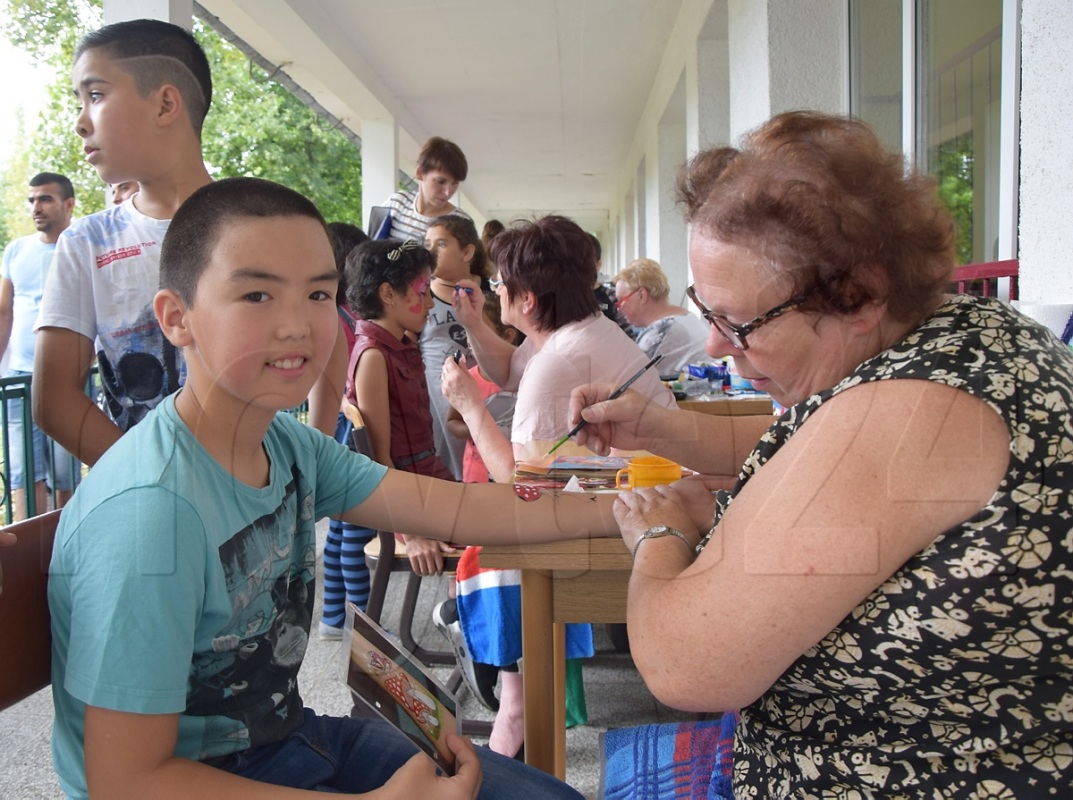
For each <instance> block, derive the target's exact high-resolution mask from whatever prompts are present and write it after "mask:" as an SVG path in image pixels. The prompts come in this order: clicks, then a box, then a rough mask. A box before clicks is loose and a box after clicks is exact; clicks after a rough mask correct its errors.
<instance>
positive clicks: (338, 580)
mask: <svg viewBox="0 0 1073 800" xmlns="http://www.w3.org/2000/svg"><path fill="white" fill-rule="evenodd" d="M374 536H376V531H374V530H373V529H372V528H359V527H357V526H356V525H351V524H350V523H349V522H340V521H339V520H337V519H333V520H330V521H329V524H328V537H327V539H326V540H325V542H324V611H323V614H322V620H323V622H324V624H325V625H331V626H332V627H333V628H338V627H341V626H342V624H343V620H344V618H345V616H346V601H347V600H349V601H350V602H352V603H353V604H354V605H356V606H357V607H358V608H360V609H361V610H362V611H364V610H365V607H366V606H367V605H368V604H369V568H368V567H367V566H365V545H366V544H368V543H369V542H370V541H371V540H372V538H373V537H374Z"/></svg>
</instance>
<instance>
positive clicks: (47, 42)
mask: <svg viewBox="0 0 1073 800" xmlns="http://www.w3.org/2000/svg"><path fill="white" fill-rule="evenodd" d="M0 2H2V3H3V4H4V6H6V10H7V12H8V24H7V26H6V28H5V29H4V30H3V31H2V33H3V34H4V35H6V36H7V37H8V39H9V40H10V41H11V42H12V44H14V45H15V46H16V47H18V48H19V49H21V50H22V51H24V52H25V53H26V54H27V58H30V59H33V60H35V61H36V62H37V63H39V64H47V65H49V67H50V68H52V69H54V71H55V79H54V80H53V81H52V82H51V83H50V85H49V88H48V92H49V99H48V103H47V105H46V106H45V108H44V110H43V111H42V113H41V119H40V120H38V121H37V125H36V130H35V131H34V134H33V135H32V136H29V137H26V141H25V147H26V150H27V153H28V155H26V156H20V155H19V154H16V156H15V158H13V159H12V163H11V164H7V165H3V175H2V178H3V183H4V185H8V184H12V183H14V184H17V185H19V186H23V185H24V184H25V182H26V180H27V179H28V178H29V177H30V175H29V174H22V172H23V171H25V169H24V168H25V167H26V165H27V164H29V165H30V169H31V170H32V171H33V172H37V171H41V170H45V169H47V170H49V171H53V172H61V173H64V174H65V175H67V176H68V177H69V178H71V181H72V182H73V183H74V185H75V192H76V195H77V197H78V206H77V213H78V214H79V215H85V214H88V213H91V212H93V211H97V210H100V209H101V208H102V207H103V206H104V203H105V192H104V185H103V184H102V182H101V180H100V178H99V177H98V175H97V173H96V171H95V170H94V169H93V168H92V167H91V166H90V165H89V164H88V163H87V162H86V161H85V159H84V158H83V155H82V148H81V145H80V144H79V139H78V137H77V135H76V134H75V132H74V121H75V117H76V115H77V108H76V103H75V101H74V99H73V97H72V94H71V83H70V81H71V68H72V65H73V61H74V49H75V46H76V44H77V42H78V38H79V36H80V35H81V34H82V33H84V32H85V31H87V30H91V29H93V28H95V27H99V26H100V25H101V24H102V19H103V11H102V5H101V2H100V0H0ZM194 35H195V36H196V37H197V39H198V41H200V42H201V44H202V46H203V47H204V48H205V52H206V54H207V55H208V58H209V63H210V64H211V66H212V77H213V102H212V108H211V109H210V111H209V115H208V117H207V118H206V120H205V128H204V131H203V151H204V155H205V162H206V164H207V165H208V168H209V172H210V173H211V174H212V175H214V176H215V177H220V178H223V177H233V176H237V175H252V176H256V177H260V178H266V179H268V180H273V181H277V182H279V183H282V184H284V185H286V186H290V187H292V188H294V189H296V190H298V191H300V192H302V193H304V194H305V195H306V196H308V197H309V198H310V199H312V200H313V201H314V202H315V203H316V204H317V206H318V207H319V208H320V210H321V213H323V214H324V216H325V218H327V219H328V220H341V221H347V222H354V223H355V224H360V222H361V219H362V215H361V153H360V151H359V150H358V148H357V147H356V146H355V145H354V144H353V142H351V141H350V140H349V139H348V138H347V137H346V136H345V135H343V134H342V133H341V132H339V131H337V130H333V129H331V126H330V125H329V124H328V123H327V122H325V121H324V120H322V119H320V118H319V117H318V116H317V115H316V114H315V113H314V112H313V111H312V110H311V109H309V108H307V107H306V106H305V105H304V104H303V103H302V102H301V101H300V100H298V99H297V98H296V97H295V96H294V95H293V94H291V93H290V92H289V91H288V90H287V89H286V88H285V87H284V86H283V85H282V84H280V83H278V82H276V81H274V80H271V79H270V78H269V76H268V74H267V73H265V71H264V70H263V69H261V68H260V67H258V66H256V65H255V64H251V62H250V60H249V59H248V58H247V57H246V56H245V55H243V54H242V53H241V52H240V51H239V50H238V49H237V48H236V47H235V46H233V45H231V44H230V43H228V42H226V41H225V40H224V39H223V37H221V36H220V35H219V34H218V33H217V32H216V31H215V30H213V29H212V28H211V27H209V26H208V25H206V24H204V23H203V22H202V21H201V20H195V21H194ZM28 127H33V123H32V121H28ZM16 162H17V164H16ZM16 169H18V170H20V171H19V174H15V173H16ZM20 196H21V194H20ZM23 200H24V198H23ZM6 201H7V198H6V197H0V204H3V206H4V207H3V208H2V209H0V243H2V241H3V234H4V231H5V229H8V230H10V229H12V228H13V227H14V226H13V225H12V223H11V221H12V220H14V219H16V215H17V214H19V213H21V212H22V209H21V208H19V209H13V210H12V209H8V208H7V202H6Z"/></svg>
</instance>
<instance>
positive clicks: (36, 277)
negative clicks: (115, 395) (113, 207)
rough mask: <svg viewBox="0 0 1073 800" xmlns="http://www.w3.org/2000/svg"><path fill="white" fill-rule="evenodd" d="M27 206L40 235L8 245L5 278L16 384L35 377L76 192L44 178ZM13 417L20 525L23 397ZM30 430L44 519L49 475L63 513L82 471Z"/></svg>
mask: <svg viewBox="0 0 1073 800" xmlns="http://www.w3.org/2000/svg"><path fill="white" fill-rule="evenodd" d="M27 200H28V201H29V203H30V213H31V214H32V215H33V220H34V227H36V228H37V233H35V234H31V235H30V236H23V237H22V238H19V239H15V240H14V241H12V242H9V243H8V246H7V247H5V248H4V261H3V277H2V278H0V360H2V359H3V358H4V356H5V355H6V356H7V371H6V372H5V377H15V378H25V377H27V376H29V375H30V374H31V373H32V372H33V368H34V331H33V327H34V321H35V320H36V319H37V311H38V309H39V308H40V307H41V295H42V293H43V292H44V289H45V276H46V275H47V274H48V269H49V267H50V266H51V265H52V256H53V254H54V253H55V252H56V239H58V238H59V235H60V234H61V233H63V232H64V231H65V230H66V229H67V227H68V226H69V225H70V224H71V213H72V212H73V211H74V207H75V192H74V187H73V186H72V185H71V181H70V180H69V179H68V178H67V177H66V176H65V175H60V174H59V173H56V172H40V173H38V174H37V175H35V176H34V177H33V178H31V179H30V192H29V196H28V197H27ZM27 411H28V409H27ZM7 413H8V423H7V444H8V462H7V478H8V481H9V485H10V487H11V501H12V506H13V510H14V517H15V519H16V520H20V519H26V515H27V514H26V512H27V508H26V475H25V467H26V452H25V448H24V446H23V445H24V433H23V413H24V411H23V400H22V398H21V397H20V398H14V399H11V400H8V403H7ZM28 417H29V414H28V413H27V418H28ZM30 425H31V428H30V443H31V447H32V449H33V461H32V466H33V483H34V499H35V511H36V513H38V514H41V513H44V512H45V511H46V503H47V495H46V492H45V481H46V479H47V478H48V477H49V474H50V473H52V474H53V475H54V477H55V484H54V486H53V488H54V489H55V490H56V506H57V507H61V506H63V504H64V503H66V502H67V500H68V499H69V498H70V496H71V491H72V490H73V488H74V484H75V482H76V481H75V480H73V478H74V477H76V476H77V472H78V470H77V468H76V467H75V465H74V464H73V463H72V460H71V456H70V454H69V453H68V452H67V451H65V450H64V449H63V448H61V447H60V446H59V445H57V444H55V443H54V442H52V441H50V440H49V439H48V438H47V437H46V436H45V434H44V433H43V432H42V431H41V429H40V428H38V427H37V426H36V425H34V424H33V423H32V422H31V423H30Z"/></svg>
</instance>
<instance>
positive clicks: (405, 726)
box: [343, 603, 457, 775]
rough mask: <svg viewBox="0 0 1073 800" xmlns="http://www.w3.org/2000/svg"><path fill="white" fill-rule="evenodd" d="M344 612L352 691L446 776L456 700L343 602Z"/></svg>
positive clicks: (449, 768)
mask: <svg viewBox="0 0 1073 800" xmlns="http://www.w3.org/2000/svg"><path fill="white" fill-rule="evenodd" d="M346 613H347V624H346V627H345V631H346V633H345V636H344V638H343V643H344V645H345V647H344V652H345V653H347V674H346V680H347V685H348V686H349V687H350V691H351V693H352V694H353V695H354V697H355V698H356V700H357V701H358V702H359V703H361V704H364V705H365V706H366V707H367V708H368V709H369V710H370V711H371V712H373V713H374V714H375V715H376V716H379V717H382V718H383V719H385V720H387V721H388V722H390V723H391V724H392V725H394V726H395V727H396V728H398V729H399V730H400V731H402V732H403V733H404V734H406V736H407V737H409V738H410V740H411V741H413V743H414V744H416V745H417V746H418V747H419V748H420V749H421V750H422V751H423V752H424V753H426V754H427V755H428V756H429V757H430V758H431V759H432V760H433V761H435V762H436V765H437V766H438V767H439V768H440V769H442V770H443V771H444V773H445V774H447V775H454V773H455V757H454V753H452V752H451V750H450V748H448V747H447V735H448V734H450V733H455V732H456V728H457V723H456V717H455V714H456V707H457V706H456V701H455V698H454V697H453V696H452V695H451V693H450V692H448V691H447V689H446V687H444V686H443V684H441V683H440V682H439V681H438V680H436V678H435V676H433V675H432V673H431V672H430V671H429V669H428V667H426V666H425V665H424V664H422V663H421V662H420V661H418V660H417V658H415V657H414V656H413V655H412V654H410V653H409V652H407V651H406V650H405V649H404V648H403V647H402V646H401V645H400V644H399V643H397V642H395V641H393V640H392V639H391V638H390V637H389V636H388V634H387V633H386V632H385V631H384V629H383V628H381V627H380V626H379V625H377V624H376V623H375V622H373V621H372V619H370V618H369V617H368V615H366V614H364V613H363V612H362V611H361V610H360V609H358V608H357V606H355V605H353V604H352V603H347V612H346Z"/></svg>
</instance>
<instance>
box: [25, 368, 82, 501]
mask: <svg viewBox="0 0 1073 800" xmlns="http://www.w3.org/2000/svg"><path fill="white" fill-rule="evenodd" d="M28 375H30V373H29V372H23V371H21V370H17V369H13V370H9V371H8V373H7V377H9V378H11V377H26V376H28ZM22 403H23V399H22V398H21V397H19V398H15V399H12V400H8V401H7V445H8V458H9V463H8V467H7V472H8V477H9V478H10V481H11V488H12V489H24V488H26V477H25V475H23V466H24V463H25V458H26V456H25V452H24V450H23V441H22V439H23V428H22ZM30 441H31V444H32V446H33V455H34V463H33V467H34V483H39V482H41V481H46V480H47V481H48V482H49V485H52V472H53V471H55V476H56V481H55V486H52V488H53V489H58V490H60V491H64V492H69V491H71V490H72V489H74V488H75V486H77V485H78V481H79V480H80V479H81V477H82V474H81V470H80V469H79V468H78V463H77V462H76V461H75V460H74V457H73V456H71V454H70V453H68V452H67V451H66V450H64V449H63V448H62V447H60V446H59V445H58V444H56V443H55V442H54V441H52V440H51V439H49V438H48V437H47V436H45V433H44V431H42V430H41V429H40V428H38V427H37V425H35V424H34V423H33V422H31V423H30ZM44 510H45V509H40V508H39V509H38V511H39V512H43V511H44Z"/></svg>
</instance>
